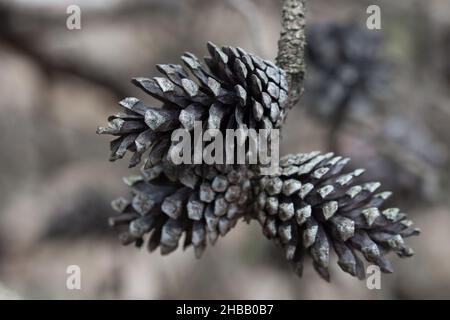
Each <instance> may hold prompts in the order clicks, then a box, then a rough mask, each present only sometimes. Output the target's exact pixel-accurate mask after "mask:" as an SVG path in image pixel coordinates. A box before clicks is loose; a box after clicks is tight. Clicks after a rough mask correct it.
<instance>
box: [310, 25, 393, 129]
mask: <svg viewBox="0 0 450 320" xmlns="http://www.w3.org/2000/svg"><path fill="white" fill-rule="evenodd" d="M306 38H307V45H306V51H305V58H306V60H307V65H308V74H307V76H306V82H305V96H304V99H305V101H306V104H307V105H308V106H309V107H310V109H311V111H312V112H313V114H315V115H318V116H321V117H324V118H328V120H330V118H331V119H333V117H337V116H340V113H342V112H344V111H352V112H360V111H362V112H367V111H370V108H371V107H372V105H373V102H374V101H377V99H379V98H380V97H382V95H384V94H386V93H387V90H388V85H387V83H388V81H387V80H388V77H389V74H390V73H389V70H390V68H391V66H390V65H389V64H388V63H386V62H385V61H383V59H382V58H381V57H380V53H381V48H382V41H381V40H382V39H381V38H380V37H379V34H377V33H374V32H371V31H369V30H367V29H366V28H365V27H359V26H357V25H355V24H344V25H339V24H336V23H323V24H317V25H314V26H312V27H311V28H309V29H308V30H307V35H306Z"/></svg>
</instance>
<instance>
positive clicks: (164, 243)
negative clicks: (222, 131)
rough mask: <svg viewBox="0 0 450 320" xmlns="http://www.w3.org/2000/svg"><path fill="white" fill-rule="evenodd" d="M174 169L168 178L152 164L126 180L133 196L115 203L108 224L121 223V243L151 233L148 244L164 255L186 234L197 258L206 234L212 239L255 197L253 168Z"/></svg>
mask: <svg viewBox="0 0 450 320" xmlns="http://www.w3.org/2000/svg"><path fill="white" fill-rule="evenodd" d="M173 169H174V170H176V171H175V172H173V175H172V176H171V177H170V178H169V177H167V176H166V175H165V174H164V173H163V171H160V172H161V174H159V175H158V174H155V172H154V171H155V169H154V168H152V169H151V172H150V173H149V172H148V171H146V170H144V171H143V172H142V173H143V175H142V176H138V177H131V178H128V179H125V182H126V183H127V184H128V185H129V186H130V187H131V189H132V197H131V198H118V199H116V200H114V201H113V202H112V206H113V208H114V210H116V211H118V212H119V213H120V214H119V215H118V216H115V217H112V218H110V224H111V225H112V226H116V227H118V229H119V231H120V239H121V241H122V243H123V244H130V243H133V242H134V243H135V244H136V246H138V247H140V246H141V245H142V244H143V243H144V237H145V236H146V235H147V234H149V233H151V235H150V237H149V240H148V242H147V247H148V249H149V250H150V251H153V250H155V249H156V248H157V247H158V246H159V247H160V248H161V254H163V255H165V254H168V253H170V252H172V251H174V250H175V249H176V248H177V247H178V242H179V240H180V238H181V236H182V234H183V233H185V234H186V236H185V239H184V248H186V247H188V246H190V245H192V246H193V247H194V249H195V255H196V257H197V258H199V257H200V256H201V254H202V253H203V251H204V249H205V247H206V242H207V241H206V239H207V238H208V239H209V242H210V243H211V244H214V243H215V242H216V240H217V238H218V236H219V235H221V236H224V235H225V234H226V233H227V232H228V231H229V230H230V229H231V228H233V227H234V226H235V225H236V222H237V221H238V219H239V218H241V217H243V216H244V215H245V213H246V210H247V209H248V206H249V203H250V200H251V196H252V189H251V183H250V179H251V177H252V171H249V170H247V169H246V168H245V167H244V166H239V167H235V168H232V167H231V166H222V167H220V168H219V169H218V168H214V167H213V166H207V165H197V166H195V167H194V166H192V167H187V166H184V167H180V168H177V167H175V168H173Z"/></svg>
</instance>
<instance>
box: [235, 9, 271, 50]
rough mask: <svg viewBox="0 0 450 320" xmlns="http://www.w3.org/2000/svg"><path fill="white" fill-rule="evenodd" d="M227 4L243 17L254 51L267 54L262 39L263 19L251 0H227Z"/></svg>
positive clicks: (264, 42)
mask: <svg viewBox="0 0 450 320" xmlns="http://www.w3.org/2000/svg"><path fill="white" fill-rule="evenodd" d="M227 2H228V3H229V5H230V6H231V7H233V8H234V9H235V10H237V11H238V12H239V13H240V14H241V15H242V16H243V17H244V18H245V21H246V23H247V25H248V30H249V32H250V34H251V39H252V42H253V46H254V48H255V53H256V54H258V55H261V56H263V57H267V56H268V50H267V48H266V47H265V44H266V43H267V41H265V40H264V21H263V19H262V17H261V15H260V13H259V12H258V7H257V6H256V4H255V3H254V2H253V1H252V0H227Z"/></svg>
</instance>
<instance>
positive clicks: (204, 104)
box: [97, 42, 288, 167]
mask: <svg viewBox="0 0 450 320" xmlns="http://www.w3.org/2000/svg"><path fill="white" fill-rule="evenodd" d="M207 47H208V51H209V53H210V57H205V58H204V61H205V63H206V65H207V66H208V68H205V67H204V66H203V65H202V64H201V62H200V61H199V59H198V58H197V57H196V56H194V55H193V54H191V53H185V54H184V55H183V56H182V58H181V59H182V60H183V62H184V64H185V66H186V67H187V69H189V70H190V72H191V73H192V75H193V76H194V77H193V78H192V77H190V76H189V74H188V72H186V70H185V69H184V68H183V67H182V66H180V65H175V64H162V65H157V69H158V70H159V71H160V72H161V73H162V74H163V75H164V77H154V78H153V79H147V78H134V79H133V81H132V82H133V83H134V84H135V85H137V86H138V87H140V88H141V89H143V90H144V91H145V92H146V93H148V94H149V95H151V96H152V97H154V98H156V99H158V100H160V101H161V102H162V106H161V107H152V106H148V105H146V104H145V103H144V102H142V101H140V100H138V99H137V98H134V97H128V98H126V99H124V100H122V101H121V102H120V103H119V104H120V105H121V106H122V107H123V108H124V109H125V112H124V113H119V114H116V115H113V116H110V117H109V118H108V125H107V126H106V127H100V128H98V130H97V133H99V134H110V135H115V136H118V138H117V139H115V140H113V141H112V142H111V158H110V160H111V161H114V160H116V159H119V158H122V157H123V156H124V155H125V153H126V151H127V150H129V151H131V152H133V156H132V158H131V160H130V167H133V166H135V165H137V164H138V163H139V162H140V161H141V157H142V155H143V153H144V152H146V151H147V150H151V151H150V156H149V157H150V159H151V160H152V161H153V162H154V163H153V164H152V165H154V164H156V163H157V162H159V160H160V159H164V158H165V157H166V156H167V152H168V150H169V148H170V147H171V146H174V144H172V142H171V139H170V137H171V134H172V132H173V130H175V129H178V128H184V129H186V130H188V131H192V130H193V128H194V121H202V122H203V129H219V130H221V131H222V132H223V133H224V134H225V130H226V129H238V128H245V127H246V128H249V129H268V130H270V129H272V128H278V127H280V125H281V124H282V122H283V119H284V117H285V114H286V110H285V105H286V102H287V91H288V85H287V82H286V78H285V72H284V71H283V70H281V69H280V68H278V67H277V66H275V65H274V64H273V63H272V62H270V61H267V60H263V59H261V58H258V57H256V56H254V55H252V54H249V53H247V52H245V51H244V50H243V49H241V48H234V47H222V49H220V48H219V47H217V46H216V45H214V44H213V43H211V42H209V43H208V46H207ZM166 158H167V157H166Z"/></svg>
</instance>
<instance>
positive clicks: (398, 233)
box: [255, 152, 419, 281]
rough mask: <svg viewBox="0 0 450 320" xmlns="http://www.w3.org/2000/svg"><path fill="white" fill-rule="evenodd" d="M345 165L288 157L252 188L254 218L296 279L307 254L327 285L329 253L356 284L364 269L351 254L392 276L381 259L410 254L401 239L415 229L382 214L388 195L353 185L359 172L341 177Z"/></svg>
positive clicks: (393, 211)
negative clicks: (387, 256) (281, 249)
mask: <svg viewBox="0 0 450 320" xmlns="http://www.w3.org/2000/svg"><path fill="white" fill-rule="evenodd" d="M349 160H350V159H349V158H342V157H339V156H335V157H333V153H327V154H320V153H319V152H311V153H307V154H297V155H288V156H285V157H283V158H282V159H281V160H280V173H279V174H278V175H276V176H270V177H269V176H265V177H262V178H260V181H259V186H258V187H257V188H255V199H256V200H255V209H256V210H255V211H256V213H255V214H256V218H257V219H258V221H259V222H260V224H261V225H262V226H263V232H264V234H265V236H266V237H268V238H269V239H273V240H275V241H276V243H278V244H279V245H280V246H281V247H282V248H283V249H284V252H285V254H286V258H287V260H289V261H290V262H291V263H292V265H293V266H294V270H295V272H296V273H297V274H298V275H299V276H301V274H302V270H303V259H304V256H305V254H306V253H308V254H309V255H310V256H311V257H312V260H313V264H314V267H315V269H316V270H317V272H318V273H319V274H320V275H321V276H322V277H323V278H324V279H326V280H327V281H329V277H330V276H329V271H328V266H329V259H330V249H331V247H333V248H334V251H335V252H336V254H337V256H338V265H339V266H340V267H341V269H342V270H344V271H345V272H348V273H350V274H351V275H353V276H357V277H358V278H364V277H365V269H364V264H363V262H362V261H361V260H360V259H359V258H358V256H357V254H356V253H355V250H357V251H360V252H361V253H362V254H363V256H364V257H365V258H366V260H367V261H369V262H371V263H373V264H376V265H378V266H379V267H380V269H381V270H382V271H383V272H392V271H393V270H392V266H391V264H390V262H389V261H388V260H387V259H386V258H385V257H384V255H386V254H387V253H389V252H390V251H394V252H395V253H396V254H397V255H398V256H400V257H409V256H411V255H412V254H413V250H412V249H411V248H409V247H408V246H407V245H406V244H405V242H404V240H403V239H404V238H406V237H409V236H412V235H417V234H418V233H419V229H413V228H411V225H412V222H411V221H410V220H406V215H405V214H403V213H400V211H399V209H397V208H386V209H384V208H383V209H382V208H381V206H382V204H383V202H384V201H385V200H387V199H388V198H389V196H390V195H391V193H390V192H381V193H376V194H375V191H376V190H377V189H378V188H379V186H380V184H379V183H378V182H370V183H364V184H360V185H358V184H354V183H353V181H354V179H355V178H356V177H358V176H360V175H361V174H362V173H363V172H364V170H362V169H357V170H355V171H353V172H350V173H345V174H342V173H341V171H342V169H343V168H344V166H345V165H346V164H347V163H348V162H349Z"/></svg>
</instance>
